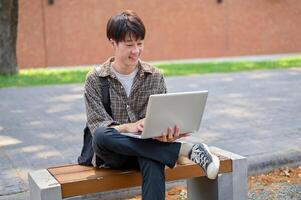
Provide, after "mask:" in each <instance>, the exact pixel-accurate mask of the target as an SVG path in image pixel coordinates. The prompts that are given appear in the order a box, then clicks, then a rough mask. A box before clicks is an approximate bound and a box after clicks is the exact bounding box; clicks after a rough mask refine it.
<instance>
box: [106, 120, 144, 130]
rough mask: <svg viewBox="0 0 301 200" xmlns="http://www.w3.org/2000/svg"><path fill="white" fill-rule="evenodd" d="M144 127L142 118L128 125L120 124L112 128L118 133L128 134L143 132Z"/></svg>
mask: <svg viewBox="0 0 301 200" xmlns="http://www.w3.org/2000/svg"><path fill="white" fill-rule="evenodd" d="M143 127H144V118H143V119H140V120H139V121H137V122H134V123H128V124H121V125H118V126H112V128H115V129H116V130H117V131H119V132H128V133H139V132H142V131H143Z"/></svg>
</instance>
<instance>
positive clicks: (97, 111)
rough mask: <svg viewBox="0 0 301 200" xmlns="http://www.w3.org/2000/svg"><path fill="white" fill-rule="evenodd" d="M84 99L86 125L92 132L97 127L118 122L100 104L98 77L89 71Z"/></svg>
mask: <svg viewBox="0 0 301 200" xmlns="http://www.w3.org/2000/svg"><path fill="white" fill-rule="evenodd" d="M84 100H85V106H86V115H87V125H88V127H89V129H90V131H91V133H94V132H95V131H96V129H97V128H98V127H101V126H103V127H108V126H111V125H117V124H119V123H118V122H117V121H114V120H113V119H112V117H111V116H110V115H109V114H108V113H107V112H106V110H105V108H104V106H103V104H102V96H101V87H100V82H99V81H98V77H97V75H96V74H94V73H93V72H91V73H89V74H88V76H87V79H86V82H85V89H84Z"/></svg>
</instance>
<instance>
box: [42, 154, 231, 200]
mask: <svg viewBox="0 0 301 200" xmlns="http://www.w3.org/2000/svg"><path fill="white" fill-rule="evenodd" d="M48 171H49V172H50V173H51V174H52V175H53V176H54V177H55V178H56V180H57V181H58V182H59V183H60V184H61V188H62V195H63V197H64V198H65V197H71V196H76V195H83V194H88V193H95V192H103V191H108V190H115V189H121V188H128V187H135V186H139V185H141V175H140V173H139V171H136V170H128V171H125V170H112V169H97V168H93V167H85V166H80V165H67V166H61V167H53V168H49V169H48ZM231 171H232V160H230V159H226V158H222V159H221V165H220V170H219V173H227V172H231ZM165 176H166V181H172V180H180V179H189V178H193V177H201V176H205V174H204V172H203V171H202V169H201V168H200V167H199V166H198V165H195V164H188V165H178V166H176V167H175V168H174V169H169V168H167V169H166V171H165Z"/></svg>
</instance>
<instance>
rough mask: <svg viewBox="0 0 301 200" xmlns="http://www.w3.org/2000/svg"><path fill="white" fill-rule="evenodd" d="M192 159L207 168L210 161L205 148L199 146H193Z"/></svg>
mask: <svg viewBox="0 0 301 200" xmlns="http://www.w3.org/2000/svg"><path fill="white" fill-rule="evenodd" d="M191 153H192V155H191V160H192V161H194V162H195V163H198V164H200V165H201V166H202V168H203V169H205V170H206V165H207V163H209V158H208V156H207V153H206V152H205V151H204V150H201V149H200V147H199V146H196V147H193V149H192V152H191Z"/></svg>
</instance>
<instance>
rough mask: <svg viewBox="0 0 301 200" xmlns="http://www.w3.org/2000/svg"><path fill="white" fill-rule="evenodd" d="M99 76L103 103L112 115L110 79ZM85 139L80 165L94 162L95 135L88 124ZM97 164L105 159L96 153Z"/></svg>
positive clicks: (85, 129)
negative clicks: (93, 135)
mask: <svg viewBox="0 0 301 200" xmlns="http://www.w3.org/2000/svg"><path fill="white" fill-rule="evenodd" d="M99 78H100V82H101V94H102V97H103V99H102V104H103V106H104V108H105V110H106V112H107V113H108V114H109V115H110V116H112V110H111V101H110V93H109V86H110V85H109V81H108V79H107V78H105V77H99ZM83 140H84V144H83V147H82V150H81V154H80V156H79V157H78V158H77V162H78V164H79V165H84V166H93V164H92V159H93V156H94V151H93V148H92V140H93V137H92V134H91V131H90V129H89V127H88V126H87V125H86V127H85V128H84V137H83ZM95 164H96V166H100V165H101V164H103V161H102V160H101V158H99V157H98V156H97V155H96V162H95Z"/></svg>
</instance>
